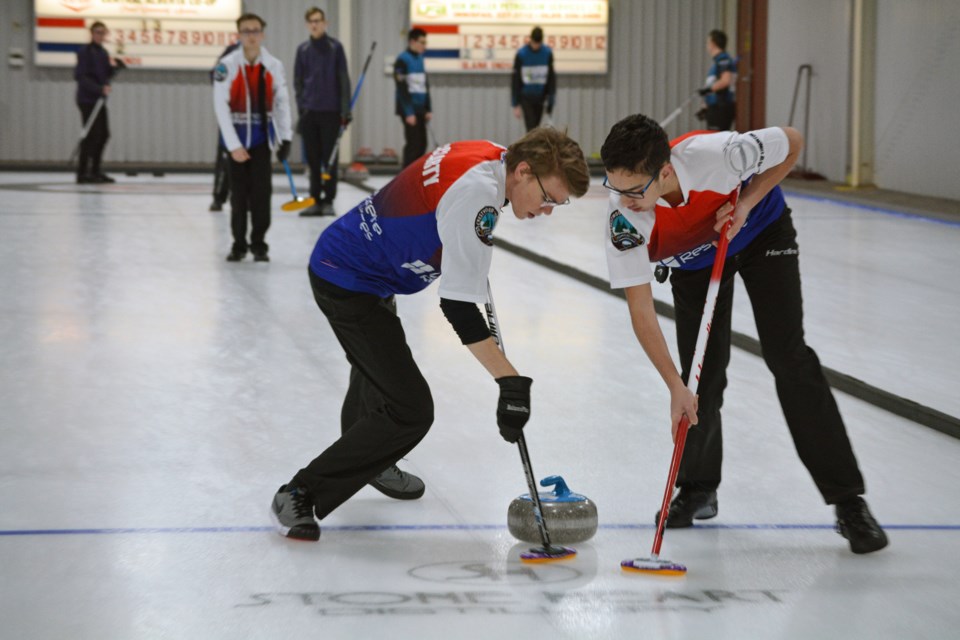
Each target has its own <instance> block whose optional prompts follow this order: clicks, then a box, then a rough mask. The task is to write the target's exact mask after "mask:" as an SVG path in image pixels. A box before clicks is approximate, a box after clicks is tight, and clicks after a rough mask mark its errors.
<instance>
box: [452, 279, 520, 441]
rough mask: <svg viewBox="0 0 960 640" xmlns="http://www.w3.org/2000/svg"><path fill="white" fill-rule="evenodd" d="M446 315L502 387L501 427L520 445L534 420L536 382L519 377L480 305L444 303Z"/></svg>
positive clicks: (499, 402) (505, 434)
mask: <svg viewBox="0 0 960 640" xmlns="http://www.w3.org/2000/svg"><path fill="white" fill-rule="evenodd" d="M440 308H441V309H442V310H443V314H444V315H445V316H446V317H447V320H449V321H450V324H451V325H453V329H454V331H456V332H457V335H458V336H459V337H460V341H461V342H462V343H463V344H464V345H466V347H467V349H469V350H470V353H472V354H473V357H475V358H476V359H477V361H478V362H479V363H480V364H481V365H483V368H484V369H486V370H487V371H488V372H489V373H490V375H491V376H493V378H494V380H496V382H497V385H498V386H499V387H500V397H499V398H498V400H497V426H498V427H499V428H500V436H501V437H502V438H503V439H504V440H506V441H507V442H516V441H517V440H519V439H520V435H521V434H522V433H523V427H524V425H526V424H527V421H528V420H529V419H530V386H531V385H532V384H533V380H531V379H530V378H527V377H525V376H521V375H519V374H518V373H517V370H516V369H515V368H514V367H513V365H512V364H510V361H509V360H507V357H506V356H505V355H504V354H503V351H502V350H501V349H500V347H499V346H498V345H497V343H496V341H495V340H494V339H493V336H492V335H490V329H489V327H488V326H487V323H486V322H484V321H483V317H482V316H481V315H480V311H479V309H477V305H476V304H474V303H472V302H463V301H461V300H452V299H450V298H441V299H440Z"/></svg>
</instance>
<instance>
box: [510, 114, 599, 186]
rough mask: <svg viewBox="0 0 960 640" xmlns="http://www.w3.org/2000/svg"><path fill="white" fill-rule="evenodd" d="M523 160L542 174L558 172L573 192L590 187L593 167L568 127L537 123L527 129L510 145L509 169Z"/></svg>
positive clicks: (554, 174) (550, 174)
mask: <svg viewBox="0 0 960 640" xmlns="http://www.w3.org/2000/svg"><path fill="white" fill-rule="evenodd" d="M521 162H526V163H527V164H529V165H530V169H531V170H532V171H533V173H535V174H536V175H538V176H540V177H546V176H557V177H558V178H561V179H562V180H563V181H564V182H565V183H566V184H567V187H569V189H570V193H571V195H574V196H576V197H578V198H579V197H581V196H582V195H583V194H585V193H586V192H587V189H588V188H589V187H590V170H589V169H587V160H586V158H584V157H583V150H582V149H581V148H580V145H579V144H577V142H576V140H574V139H573V138H571V137H569V136H568V135H567V132H566V130H564V131H559V130H557V129H554V128H553V127H537V128H536V129H533V130H531V131H528V132H527V135H525V136H523V137H522V138H520V139H519V140H517V141H516V142H514V143H513V144H511V145H510V146H509V147H508V148H507V156H506V163H507V171H513V170H514V169H516V168H517V165H519V164H520V163H521Z"/></svg>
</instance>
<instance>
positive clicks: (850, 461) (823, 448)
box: [670, 209, 864, 504]
mask: <svg viewBox="0 0 960 640" xmlns="http://www.w3.org/2000/svg"><path fill="white" fill-rule="evenodd" d="M796 238H797V232H796V230H795V229H794V227H793V221H792V219H791V217H790V210H789V209H787V210H785V211H784V213H783V215H782V216H781V217H780V218H779V219H778V220H776V221H775V222H773V223H772V224H771V225H770V226H769V227H767V228H766V229H765V230H764V231H763V232H762V233H761V234H760V235H759V236H757V237H756V238H755V239H754V240H753V242H751V243H750V244H749V245H748V246H747V247H746V248H745V249H743V250H742V251H741V252H740V253H738V254H737V255H735V256H730V257H729V258H728V259H727V262H726V264H725V265H724V270H723V277H722V280H721V285H720V294H719V297H718V299H717V308H716V311H715V312H714V317H713V323H712V326H711V329H710V338H709V341H708V344H707V351H706V356H705V358H704V363H703V370H702V371H701V375H700V385H699V388H698V394H699V396H700V401H699V412H698V414H697V415H698V417H699V419H700V423H699V424H698V425H697V426H695V427H691V428H690V431H689V435H688V437H687V444H686V448H685V449H684V454H683V461H682V462H681V464H680V474H679V476H678V478H677V486H679V487H688V488H693V489H715V488H716V487H717V486H718V485H719V484H720V467H721V462H722V459H723V437H722V431H721V418H720V408H721V406H722V405H723V391H724V389H725V388H726V386H727V375H726V369H727V364H728V363H729V362H730V323H731V320H730V319H731V310H732V307H733V278H734V275H735V274H736V273H739V274H740V277H741V278H743V283H744V285H745V286H746V290H747V294H748V295H749V296H750V303H751V305H752V306H753V315H754V319H755V321H756V325H757V333H758V335H759V338H760V345H761V348H762V351H763V359H764V362H766V364H767V367H768V368H769V369H770V371H771V372H772V373H773V375H774V379H775V381H776V388H777V396H778V397H779V399H780V407H781V408H782V410H783V415H784V417H785V418H786V421H787V426H788V427H789V429H790V435H791V436H792V437H793V442H794V445H795V446H796V449H797V453H799V454H800V460H801V461H802V462H803V464H804V466H806V468H807V470H808V471H809V472H810V475H811V476H812V477H813V481H814V482H815V483H816V485H817V488H818V489H819V490H820V493H821V494H822V495H823V498H824V500H825V501H826V502H827V504H836V503H838V502H843V501H844V500H846V499H848V498H852V497H855V496H858V495H861V494H863V493H864V486H863V477H862V476H861V475H860V469H859V467H858V465H857V460H856V458H855V457H854V454H853V449H852V447H851V446H850V440H849V438H848V437H847V431H846V428H845V427H844V424H843V419H842V418H841V417H840V411H839V409H838V408H837V403H836V401H835V400H834V398H833V393H832V392H831V391H830V387H829V385H828V384H827V380H826V378H825V377H824V375H823V369H822V368H821V366H820V360H819V359H818V358H817V354H816V353H814V351H813V349H811V348H810V347H808V346H807V344H806V342H805V341H804V338H803V300H802V298H801V292H800V262H799V251H798V245H797V239H796ZM710 271H711V269H710V268H706V269H700V270H697V271H683V270H679V269H672V270H671V276H670V284H671V285H672V287H673V301H674V305H675V307H676V313H677V346H678V348H679V352H680V361H681V366H682V369H683V372H682V374H681V375H682V376H683V379H684V380H687V377H688V376H689V374H690V366H691V361H692V360H693V351H694V349H695V347H696V342H697V335H698V333H699V331H700V318H701V316H702V314H703V304H704V298H705V296H706V291H707V286H708V284H709V281H710ZM765 428H766V425H763V424H761V425H757V427H756V431H755V432H754V433H753V437H755V438H763V437H764V434H763V429H765Z"/></svg>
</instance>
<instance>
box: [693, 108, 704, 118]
mask: <svg viewBox="0 0 960 640" xmlns="http://www.w3.org/2000/svg"><path fill="white" fill-rule="evenodd" d="M693 115H695V116H696V117H697V120H706V119H707V109H706V108H703V109H700V110H699V111H697V112H696V113H695V114H693Z"/></svg>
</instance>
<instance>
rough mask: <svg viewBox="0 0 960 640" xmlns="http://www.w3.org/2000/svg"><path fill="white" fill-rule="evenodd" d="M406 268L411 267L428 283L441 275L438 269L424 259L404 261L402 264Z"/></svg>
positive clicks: (410, 268)
mask: <svg viewBox="0 0 960 640" xmlns="http://www.w3.org/2000/svg"><path fill="white" fill-rule="evenodd" d="M400 266H401V267H403V268H404V269H409V270H410V271H412V272H413V273H415V274H417V276H418V277H419V278H420V279H421V280H423V281H424V282H426V283H428V284H429V283H431V282H433V281H434V280H436V279H437V278H439V277H440V274H439V273H437V270H436V269H434V268H433V267H431V266H430V265H428V264H427V263H426V262H424V261H423V260H414V261H413V262H404V263H403V264H402V265H400Z"/></svg>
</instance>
